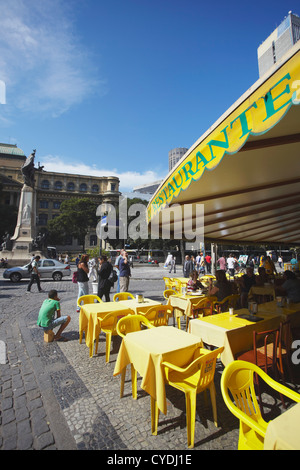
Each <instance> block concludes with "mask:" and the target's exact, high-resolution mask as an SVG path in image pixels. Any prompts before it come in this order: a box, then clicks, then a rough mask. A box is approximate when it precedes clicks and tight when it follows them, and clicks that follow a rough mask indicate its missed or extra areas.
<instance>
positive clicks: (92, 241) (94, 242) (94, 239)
mask: <svg viewBox="0 0 300 470" xmlns="http://www.w3.org/2000/svg"><path fill="white" fill-rule="evenodd" d="M90 246H97V235H91V236H90Z"/></svg>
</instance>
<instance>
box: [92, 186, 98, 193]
mask: <svg viewBox="0 0 300 470" xmlns="http://www.w3.org/2000/svg"><path fill="white" fill-rule="evenodd" d="M92 193H99V186H98V185H97V184H93V186H92Z"/></svg>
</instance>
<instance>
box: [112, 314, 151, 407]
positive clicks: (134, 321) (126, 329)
mask: <svg viewBox="0 0 300 470" xmlns="http://www.w3.org/2000/svg"><path fill="white" fill-rule="evenodd" d="M143 326H144V327H146V328H154V326H153V325H152V324H151V323H150V322H149V320H147V318H145V316H144V315H138V314H137V315H127V316H126V317H123V318H120V320H119V321H118V322H117V327H116V330H117V334H118V335H119V336H121V338H124V336H126V335H127V333H131V332H133V331H140V330H141V329H142V327H143ZM125 376H126V368H124V369H123V371H122V374H121V391H120V398H122V397H123V395H124V384H125ZM131 386H132V397H133V399H134V400H136V399H137V372H136V370H135V368H134V367H133V365H132V364H131Z"/></svg>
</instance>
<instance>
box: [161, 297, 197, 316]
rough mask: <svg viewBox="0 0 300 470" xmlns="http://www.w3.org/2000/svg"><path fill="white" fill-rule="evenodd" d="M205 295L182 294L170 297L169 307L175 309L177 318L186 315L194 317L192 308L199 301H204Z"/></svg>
mask: <svg viewBox="0 0 300 470" xmlns="http://www.w3.org/2000/svg"><path fill="white" fill-rule="evenodd" d="M204 297H205V295H204V294H200V293H199V294H197V295H192V294H180V295H170V297H169V298H168V305H170V306H171V307H173V308H174V309H175V315H176V316H182V315H186V316H188V317H192V306H193V305H195V304H197V303H198V302H199V300H201V299H204Z"/></svg>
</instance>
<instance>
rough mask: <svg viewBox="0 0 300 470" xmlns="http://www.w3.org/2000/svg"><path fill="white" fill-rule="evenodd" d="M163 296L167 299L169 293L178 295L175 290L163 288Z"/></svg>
mask: <svg viewBox="0 0 300 470" xmlns="http://www.w3.org/2000/svg"><path fill="white" fill-rule="evenodd" d="M163 295H164V298H165V299H166V300H168V298H169V297H170V295H178V294H177V292H175V291H174V290H173V289H166V290H164V294H163Z"/></svg>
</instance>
